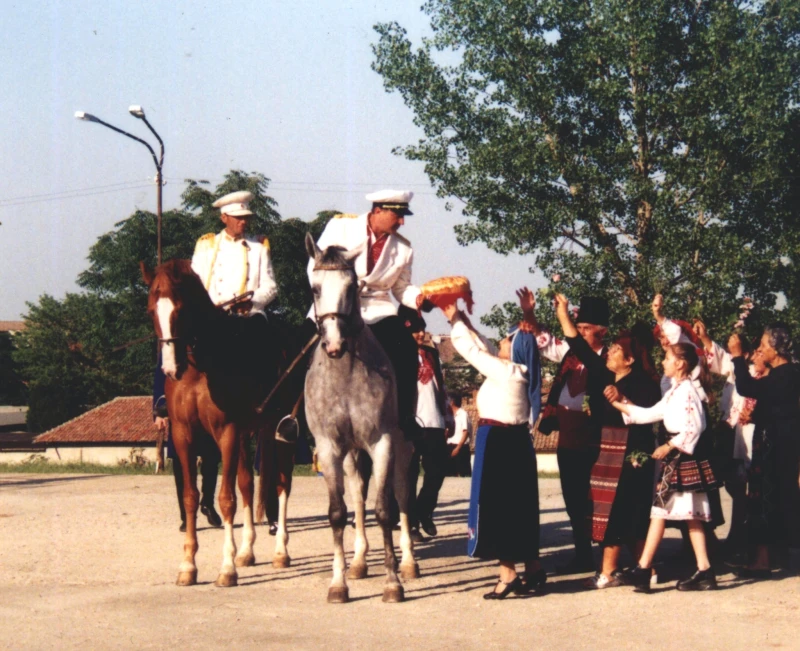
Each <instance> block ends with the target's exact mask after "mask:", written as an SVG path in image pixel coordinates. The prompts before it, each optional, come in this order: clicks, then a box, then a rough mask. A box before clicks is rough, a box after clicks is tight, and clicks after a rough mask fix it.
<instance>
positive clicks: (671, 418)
mask: <svg viewBox="0 0 800 651" xmlns="http://www.w3.org/2000/svg"><path fill="white" fill-rule="evenodd" d="M698 362H699V360H698V357H697V349H696V348H695V347H694V346H693V345H691V344H683V343H681V344H675V345H673V346H670V347H669V349H668V350H667V355H666V357H665V358H664V374H665V375H666V376H668V377H670V378H672V381H673V383H672V387H671V388H670V389H669V390H668V391H667V393H666V394H664V397H663V398H662V399H661V401H660V402H658V403H657V404H655V405H654V406H653V407H637V406H635V405H632V404H630V403H628V401H627V399H626V398H624V397H622V398H621V399H620V398H619V397H618V396H617V392H616V391H615V390H614V389H613V387H609V388H608V389H606V397H607V398H609V400H612V401H613V402H612V404H613V405H614V407H616V408H617V409H619V410H620V411H621V412H622V413H623V414H624V415H625V421H626V422H627V423H629V424H644V423H655V422H658V421H661V420H663V421H664V427H665V428H666V430H667V432H668V433H669V434H671V435H672V438H670V439H669V440H668V441H667V442H666V443H665V444H664V445H661V446H659V447H658V448H656V450H655V452H653V458H654V459H658V460H661V461H663V465H662V468H661V474H660V478H659V482H658V487H657V489H656V499H655V503H654V504H653V508H652V509H651V511H650V528H649V530H648V532H647V540H646V541H645V545H644V550H643V551H642V555H641V557H640V558H639V565H638V566H637V567H636V568H634V569H633V570H632V571H631V572H630V573H629V576H628V583H630V584H631V585H634V586H635V587H636V589H637V590H638V591H644V592H647V591H649V589H650V576H651V572H652V570H651V566H652V563H653V557H654V556H655V553H656V551H657V550H658V546H659V544H660V543H661V539H662V538H663V537H664V529H665V526H666V521H667V520H683V521H686V523H687V527H688V529H689V539H690V540H691V543H692V548H693V549H694V554H695V558H696V559H697V571H696V572H695V573H694V574H693V575H692V576H691V577H690V578H688V579H685V580H683V581H679V582H678V585H677V587H678V590H710V589H714V588H716V587H717V582H716V578H715V576H714V572H713V570H712V569H711V563H710V562H709V560H708V552H707V550H706V536H705V531H704V529H703V523H704V522H709V521H710V520H711V508H710V506H709V502H708V496H707V495H706V492H707V491H708V490H710V489H712V488H716V487H717V482H716V479H715V478H714V473H713V472H712V470H711V465H710V464H709V462H708V457H707V456H706V455H705V454H704V453H703V452H704V450H703V448H704V447H707V446H705V445H704V444H703V443H702V442H701V435H702V433H703V431H704V430H705V428H706V414H705V409H704V407H703V401H702V398H701V396H700V393H699V392H698V390H697V389H696V388H695V386H694V384H693V382H692V380H691V374H692V371H693V370H694V368H695V367H696V366H697V364H698Z"/></svg>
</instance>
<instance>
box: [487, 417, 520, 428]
mask: <svg viewBox="0 0 800 651" xmlns="http://www.w3.org/2000/svg"><path fill="white" fill-rule="evenodd" d="M484 425H488V426H489V427H519V425H512V424H511V423H501V422H500V421H499V420H492V419H491V418H481V419H479V420H478V427H483V426H484Z"/></svg>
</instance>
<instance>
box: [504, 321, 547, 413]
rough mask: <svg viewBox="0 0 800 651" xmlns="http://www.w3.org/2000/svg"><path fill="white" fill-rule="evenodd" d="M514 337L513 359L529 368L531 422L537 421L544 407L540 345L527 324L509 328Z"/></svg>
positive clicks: (512, 345)
mask: <svg viewBox="0 0 800 651" xmlns="http://www.w3.org/2000/svg"><path fill="white" fill-rule="evenodd" d="M509 336H510V337H512V343H511V361H512V362H514V363H515V364H524V365H525V366H527V368H528V400H529V401H530V403H531V423H535V422H536V419H537V418H538V417H539V411H540V410H541V408H542V366H541V361H540V359H539V346H537V345H536V337H535V336H534V334H533V332H532V331H531V329H530V328H527V327H525V324H519V325H517V326H514V327H513V328H511V330H509Z"/></svg>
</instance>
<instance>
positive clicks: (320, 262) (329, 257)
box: [314, 246, 354, 269]
mask: <svg viewBox="0 0 800 651" xmlns="http://www.w3.org/2000/svg"><path fill="white" fill-rule="evenodd" d="M345 253H347V249H345V248H344V247H343V246H329V247H328V248H326V249H325V250H324V251H322V253H320V255H319V258H318V259H317V260H316V261H315V264H314V267H315V268H317V269H326V268H327V269H342V268H345V269H353V268H354V264H353V260H348V259H347V257H345V255H344V254H345Z"/></svg>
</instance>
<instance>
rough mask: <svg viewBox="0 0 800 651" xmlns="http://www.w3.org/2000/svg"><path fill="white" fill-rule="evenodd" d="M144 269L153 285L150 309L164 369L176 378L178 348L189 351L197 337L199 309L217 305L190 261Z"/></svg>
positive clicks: (174, 262) (143, 272) (145, 278)
mask: <svg viewBox="0 0 800 651" xmlns="http://www.w3.org/2000/svg"><path fill="white" fill-rule="evenodd" d="M141 268H142V276H143V277H144V280H145V282H146V283H147V284H148V285H149V286H150V295H149V296H148V299H147V311H148V313H149V314H150V316H151V317H152V319H153V326H154V327H155V331H156V336H157V337H158V342H159V346H160V347H161V368H162V370H163V371H164V374H165V375H166V376H167V377H170V378H172V379H173V380H174V379H177V377H178V374H179V373H178V366H179V364H178V356H177V354H176V350H185V348H186V345H187V344H190V343H191V342H192V341H193V340H194V339H195V337H196V328H197V323H196V322H197V321H198V319H197V316H198V308H199V307H203V308H209V307H213V306H212V304H211V299H209V297H208V294H207V293H206V290H205V288H204V287H203V283H202V282H201V281H200V278H198V277H197V274H195V273H194V271H192V266H191V264H190V263H189V261H188V260H170V261H168V262H165V263H164V264H162V265H160V266H158V267H156V270H155V272H151V271H149V270H148V269H146V268H145V266H144V264H141ZM178 346H179V347H180V348H178Z"/></svg>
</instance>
